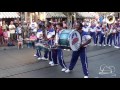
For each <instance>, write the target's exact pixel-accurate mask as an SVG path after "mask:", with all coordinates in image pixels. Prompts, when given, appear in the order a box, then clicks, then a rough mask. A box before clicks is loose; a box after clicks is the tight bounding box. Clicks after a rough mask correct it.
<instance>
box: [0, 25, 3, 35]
mask: <svg viewBox="0 0 120 90" xmlns="http://www.w3.org/2000/svg"><path fill="white" fill-rule="evenodd" d="M0 35H3V30H2V26H0Z"/></svg>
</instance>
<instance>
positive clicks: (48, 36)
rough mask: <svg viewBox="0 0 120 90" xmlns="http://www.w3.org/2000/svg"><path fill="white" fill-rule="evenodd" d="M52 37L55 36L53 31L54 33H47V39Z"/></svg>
mask: <svg viewBox="0 0 120 90" xmlns="http://www.w3.org/2000/svg"><path fill="white" fill-rule="evenodd" d="M53 35H55V30H54V31H51V30H50V31H48V33H47V38H51V37H52V36H53Z"/></svg>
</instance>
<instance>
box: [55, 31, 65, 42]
mask: <svg viewBox="0 0 120 90" xmlns="http://www.w3.org/2000/svg"><path fill="white" fill-rule="evenodd" d="M62 31H63V30H61V31H59V33H56V36H55V43H56V44H58V40H59V38H60V34H61V32H62Z"/></svg>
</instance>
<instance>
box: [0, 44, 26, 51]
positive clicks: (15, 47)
mask: <svg viewBox="0 0 120 90" xmlns="http://www.w3.org/2000/svg"><path fill="white" fill-rule="evenodd" d="M23 46H24V48H26V47H27V46H26V45H23ZM10 49H17V46H9V47H8V46H2V47H0V51H1V50H10Z"/></svg>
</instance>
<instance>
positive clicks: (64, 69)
mask: <svg viewBox="0 0 120 90" xmlns="http://www.w3.org/2000/svg"><path fill="white" fill-rule="evenodd" d="M62 29H63V24H62V23H58V24H57V33H56V37H55V46H56V47H58V40H59V35H60V33H61V31H62ZM57 56H58V60H59V64H60V65H61V67H62V70H61V71H62V72H64V71H66V70H67V66H66V64H65V61H64V59H63V51H62V49H61V48H60V47H58V49H57Z"/></svg>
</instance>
